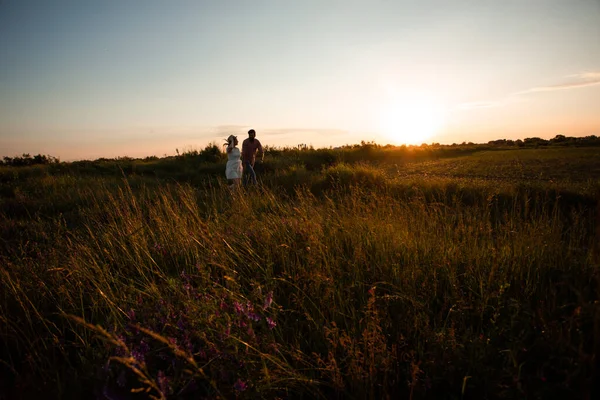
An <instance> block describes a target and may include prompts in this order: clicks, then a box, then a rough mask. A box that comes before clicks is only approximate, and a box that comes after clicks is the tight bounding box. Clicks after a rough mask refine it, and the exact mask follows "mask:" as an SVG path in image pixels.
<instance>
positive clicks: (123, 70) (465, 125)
mask: <svg viewBox="0 0 600 400" xmlns="http://www.w3.org/2000/svg"><path fill="white" fill-rule="evenodd" d="M250 127H252V128H254V129H256V131H257V137H258V138H259V139H261V141H262V142H263V144H270V145H276V146H282V145H292V146H295V145H297V144H300V143H307V144H313V145H315V146H316V147H321V146H338V145H340V144H346V143H357V142H360V141H361V140H375V141H376V142H378V143H382V144H385V143H394V144H397V143H403V142H408V143H421V142H428V143H430V142H441V143H452V142H462V141H473V142H487V141H489V140H492V139H498V138H513V139H516V138H524V137H531V136H540V137H546V138H549V137H553V136H555V135H556V134H558V133H562V134H565V135H568V136H584V135H591V134H596V135H600V0H502V1H499V0H420V1H416V0H414V1H413V0H411V1H408V0H385V1H384V0H369V1H352V0H339V1H328V0H315V1H313V0H302V1H296V0H272V1H263V0H254V1H249V0H248V1H244V0H238V1H228V0H219V1H217V0H215V1H201V0H194V1H192V0H190V1H181V0H168V1H167V0H161V1H157V0H139V1H133V0H94V1H88V0H69V1H66V0H53V1H50V0H35V1H34V0H0V156H5V155H7V156H14V155H17V154H21V153H24V152H26V153H31V154H37V153H42V154H50V155H54V156H58V157H60V158H61V159H63V160H69V159H81V158H98V157H115V156H125V155H129V156H135V157H138V156H146V155H151V154H156V155H159V156H162V155H164V154H174V152H175V149H176V148H178V149H179V150H180V151H181V150H185V149H193V148H196V149H198V148H202V147H203V146H205V145H206V144H207V143H209V142H212V141H218V142H219V143H221V142H222V140H223V138H225V137H226V136H228V135H229V134H231V133H233V134H238V135H240V137H242V138H243V137H245V136H246V132H247V130H248V129H249V128H250Z"/></svg>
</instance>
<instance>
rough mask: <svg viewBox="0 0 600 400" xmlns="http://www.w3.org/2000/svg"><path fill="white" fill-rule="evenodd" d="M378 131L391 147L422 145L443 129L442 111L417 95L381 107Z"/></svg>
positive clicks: (434, 102) (431, 101) (443, 112)
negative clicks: (396, 145) (389, 142)
mask: <svg viewBox="0 0 600 400" xmlns="http://www.w3.org/2000/svg"><path fill="white" fill-rule="evenodd" d="M380 121H381V130H382V132H383V134H384V135H385V137H386V138H387V139H388V140H390V141H391V143H392V144H422V143H425V142H427V141H429V140H430V139H434V136H435V135H436V134H437V133H438V132H439V131H440V129H442V128H443V126H444V123H445V121H446V111H445V109H444V107H443V106H441V105H440V104H438V103H436V101H434V100H432V99H431V98H428V97H426V96H421V95H410V96H404V97H402V98H398V99H396V100H395V101H393V102H392V103H390V104H388V105H387V106H385V107H383V109H382V113H381V120H380Z"/></svg>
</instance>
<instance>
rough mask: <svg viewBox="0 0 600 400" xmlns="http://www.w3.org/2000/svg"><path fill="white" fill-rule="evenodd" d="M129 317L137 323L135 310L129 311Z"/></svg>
mask: <svg viewBox="0 0 600 400" xmlns="http://www.w3.org/2000/svg"><path fill="white" fill-rule="evenodd" d="M127 316H128V317H129V319H130V320H132V321H135V311H134V310H129V311H127Z"/></svg>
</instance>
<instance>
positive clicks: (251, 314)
mask: <svg viewBox="0 0 600 400" xmlns="http://www.w3.org/2000/svg"><path fill="white" fill-rule="evenodd" d="M248 318H250V319H251V320H252V321H255V322H258V321H260V318H261V317H260V315H259V314H257V313H255V312H252V311H251V312H249V313H248Z"/></svg>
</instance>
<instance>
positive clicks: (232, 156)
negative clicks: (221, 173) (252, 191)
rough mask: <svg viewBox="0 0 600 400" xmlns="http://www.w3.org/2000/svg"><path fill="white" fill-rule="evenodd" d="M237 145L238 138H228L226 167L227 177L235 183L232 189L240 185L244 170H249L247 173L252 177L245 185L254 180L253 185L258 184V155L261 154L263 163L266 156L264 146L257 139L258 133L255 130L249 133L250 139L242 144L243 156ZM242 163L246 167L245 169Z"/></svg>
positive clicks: (231, 186)
mask: <svg viewBox="0 0 600 400" xmlns="http://www.w3.org/2000/svg"><path fill="white" fill-rule="evenodd" d="M237 145H238V139H237V136H234V135H230V136H229V137H228V138H227V166H226V167H225V175H226V176H227V179H228V180H230V181H232V182H233V183H232V184H231V185H229V187H230V188H232V189H233V188H236V187H238V186H239V185H240V182H241V180H242V176H243V174H244V168H245V169H246V170H247V172H246V173H247V174H249V175H250V176H249V177H246V181H245V182H244V184H246V183H247V181H248V179H252V183H254V184H256V183H257V182H256V172H254V161H255V158H256V153H257V152H258V153H259V154H260V159H261V161H262V159H263V158H264V156H265V153H264V152H263V148H262V145H261V144H260V142H259V141H258V139H256V132H255V131H254V129H250V130H249V131H248V139H246V140H244V142H243V143H242V152H241V154H240V149H239V148H238V147H237ZM240 157H241V159H240ZM242 162H243V165H244V166H243V167H242Z"/></svg>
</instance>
